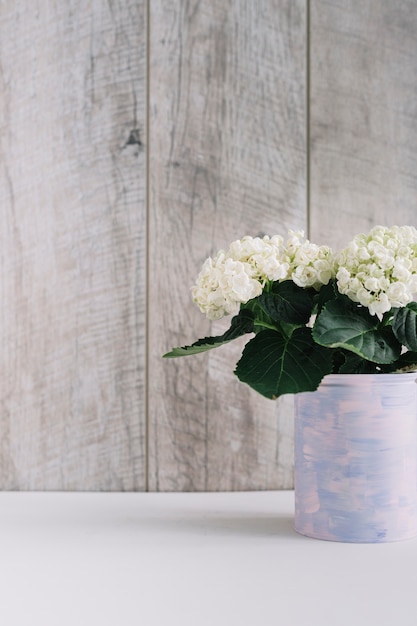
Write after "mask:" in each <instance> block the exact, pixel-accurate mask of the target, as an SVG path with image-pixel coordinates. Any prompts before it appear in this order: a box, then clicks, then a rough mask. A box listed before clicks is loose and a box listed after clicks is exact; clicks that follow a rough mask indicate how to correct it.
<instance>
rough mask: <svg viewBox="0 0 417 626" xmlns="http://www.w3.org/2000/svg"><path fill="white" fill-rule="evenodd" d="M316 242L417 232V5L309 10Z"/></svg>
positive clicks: (333, 5)
mask: <svg viewBox="0 0 417 626" xmlns="http://www.w3.org/2000/svg"><path fill="white" fill-rule="evenodd" d="M310 10H311V20H310V59H311V80H310V84H311V94H310V104H311V108H310V128H311V143H310V150H311V168H310V170H311V210H310V222H311V238H312V239H314V240H321V241H323V242H329V243H332V244H333V245H335V246H342V245H344V244H345V243H347V241H348V240H349V239H350V238H351V237H352V236H353V235H354V234H355V233H357V232H363V231H367V230H369V228H370V227H372V226H374V225H376V224H383V225H388V226H390V225H393V224H399V225H401V224H412V225H414V226H416V225H417V168H416V163H417V63H416V58H417V38H416V31H417V4H416V3H415V2H413V1H412V0H399V1H398V2H391V1H390V0H366V1H365V2H364V1H362V0H347V1H345V0H343V1H341V0H339V1H336V2H335V1H333V0H332V2H326V1H325V0H317V1H315V2H311V9H310Z"/></svg>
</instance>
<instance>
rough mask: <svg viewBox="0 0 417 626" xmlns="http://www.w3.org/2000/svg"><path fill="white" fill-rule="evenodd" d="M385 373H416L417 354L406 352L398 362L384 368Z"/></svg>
mask: <svg viewBox="0 0 417 626" xmlns="http://www.w3.org/2000/svg"><path fill="white" fill-rule="evenodd" d="M382 369H383V371H384V372H386V373H387V372H416V371H417V352H404V354H402V355H401V356H400V358H399V359H398V360H397V361H394V363H391V364H390V365H386V366H383V368H382Z"/></svg>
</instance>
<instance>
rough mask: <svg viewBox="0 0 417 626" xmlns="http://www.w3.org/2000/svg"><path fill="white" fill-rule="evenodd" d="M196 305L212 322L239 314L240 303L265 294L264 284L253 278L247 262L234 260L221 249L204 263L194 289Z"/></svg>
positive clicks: (192, 291) (193, 294) (192, 289)
mask: <svg viewBox="0 0 417 626" xmlns="http://www.w3.org/2000/svg"><path fill="white" fill-rule="evenodd" d="M191 293H192V296H193V300H194V302H195V303H196V304H197V305H198V307H199V308H200V311H202V312H203V313H205V314H206V315H207V317H208V318H209V319H211V320H216V319H220V318H221V317H224V316H225V315H230V314H232V313H235V312H237V310H238V308H239V306H240V304H242V303H246V302H248V300H251V298H255V297H256V296H259V295H260V294H261V293H262V285H261V284H260V283H259V281H258V280H256V279H254V278H252V269H251V267H250V266H249V265H248V264H247V263H242V262H241V261H235V260H233V259H231V258H230V257H228V256H227V255H226V253H225V252H224V251H223V250H221V251H220V252H218V253H217V255H216V257H215V258H214V259H212V258H211V257H209V258H208V259H207V260H206V261H205V262H204V264H203V267H202V269H201V272H200V274H199V275H198V278H197V282H196V284H195V285H194V286H193V287H192V288H191Z"/></svg>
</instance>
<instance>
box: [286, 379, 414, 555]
mask: <svg viewBox="0 0 417 626" xmlns="http://www.w3.org/2000/svg"><path fill="white" fill-rule="evenodd" d="M294 398H295V530H296V531H297V532H298V533H301V534H302V535H306V536H308V537H313V538H315V539H325V540H328V541H343V542H369V543H377V542H385V541H399V540H403V539H410V538H411V537H415V536H416V535H417V384H416V373H404V374H375V375H374V374H332V375H329V376H326V377H325V378H324V379H323V382H322V383H321V385H320V387H319V388H318V389H317V391H314V392H307V393H300V394H296V395H295V397H294Z"/></svg>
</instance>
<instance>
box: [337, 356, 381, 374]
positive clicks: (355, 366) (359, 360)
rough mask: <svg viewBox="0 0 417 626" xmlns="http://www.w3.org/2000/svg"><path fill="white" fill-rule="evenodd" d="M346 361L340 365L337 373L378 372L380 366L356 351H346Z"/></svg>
mask: <svg viewBox="0 0 417 626" xmlns="http://www.w3.org/2000/svg"><path fill="white" fill-rule="evenodd" d="M343 356H344V362H343V363H342V364H341V365H340V366H339V368H338V370H337V372H336V370H334V373H335V374H377V373H378V371H379V370H378V366H377V364H376V363H372V362H371V361H367V360H366V359H364V358H363V357H361V356H359V355H358V354H355V353H354V352H348V351H347V352H344V355H343Z"/></svg>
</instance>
